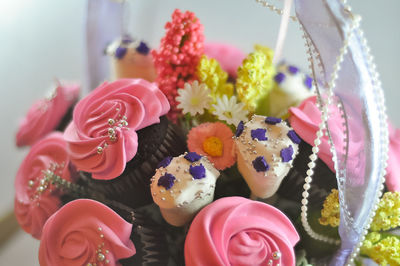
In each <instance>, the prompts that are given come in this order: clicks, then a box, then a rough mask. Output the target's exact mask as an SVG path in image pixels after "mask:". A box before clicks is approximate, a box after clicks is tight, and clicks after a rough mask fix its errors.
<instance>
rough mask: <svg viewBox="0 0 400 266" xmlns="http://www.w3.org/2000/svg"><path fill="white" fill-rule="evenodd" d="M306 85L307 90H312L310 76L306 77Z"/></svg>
mask: <svg viewBox="0 0 400 266" xmlns="http://www.w3.org/2000/svg"><path fill="white" fill-rule="evenodd" d="M304 85H306V87H307V88H309V89H311V87H312V78H311V77H310V76H308V75H307V76H306V79H305V80H304Z"/></svg>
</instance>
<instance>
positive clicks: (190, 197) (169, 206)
mask: <svg viewBox="0 0 400 266" xmlns="http://www.w3.org/2000/svg"><path fill="white" fill-rule="evenodd" d="M218 176H219V172H218V170H216V169H215V168H214V167H213V165H212V164H211V163H210V162H209V161H208V159H207V158H206V157H202V156H200V155H198V154H197V153H195V152H190V153H186V154H184V155H181V156H179V157H175V158H171V157H167V158H165V159H164V160H163V161H162V162H161V163H160V167H159V168H158V169H157V171H156V174H155V175H154V176H153V178H152V183H151V194H152V196H153V200H154V202H155V203H156V204H157V205H158V206H159V207H160V210H161V214H162V215H163V217H164V219H165V220H166V221H167V222H168V223H169V224H171V225H174V226H182V225H184V224H186V223H187V222H189V221H190V220H191V219H192V218H193V217H194V215H195V214H196V213H197V212H198V211H199V210H200V209H201V208H203V207H204V206H205V205H207V204H209V203H211V202H212V201H213V198H214V189H215V182H216V180H217V178H218Z"/></svg>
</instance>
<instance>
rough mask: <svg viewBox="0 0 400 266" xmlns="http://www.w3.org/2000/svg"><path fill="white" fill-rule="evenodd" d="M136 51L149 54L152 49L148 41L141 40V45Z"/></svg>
mask: <svg viewBox="0 0 400 266" xmlns="http://www.w3.org/2000/svg"><path fill="white" fill-rule="evenodd" d="M136 51H137V52H138V53H139V54H143V55H147V54H148V53H149V52H150V49H149V47H148V46H147V44H146V43H144V42H140V44H139V46H138V47H137V48H136Z"/></svg>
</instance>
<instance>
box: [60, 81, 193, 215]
mask: <svg viewBox="0 0 400 266" xmlns="http://www.w3.org/2000/svg"><path fill="white" fill-rule="evenodd" d="M168 110H169V104H168V101H167V99H166V97H165V96H164V94H163V93H162V92H161V91H160V90H159V89H158V87H157V86H156V85H155V84H154V83H150V82H148V81H146V80H143V79H121V80H118V81H115V82H111V83H107V82H106V83H104V84H102V85H101V86H99V87H98V88H96V89H95V90H93V91H92V92H91V93H90V94H89V95H88V96H86V97H85V98H83V99H82V100H81V101H80V102H78V103H77V105H76V107H75V110H74V114H73V121H72V122H71V124H70V125H69V126H68V127H67V129H66V130H65V133H64V138H65V139H66V141H67V143H68V148H69V151H70V154H71V161H72V162H73V163H74V164H75V165H76V167H77V169H78V170H81V171H84V172H88V173H90V175H91V177H90V178H88V180H87V182H89V184H88V185H89V188H90V189H92V190H94V191H96V192H97V193H100V194H102V195H103V196H105V197H106V198H107V199H109V200H116V201H119V202H121V203H123V204H126V205H128V206H130V207H133V208H134V207H138V206H141V205H144V204H147V203H151V202H152V199H151V195H150V178H151V177H152V176H153V174H154V172H155V169H156V168H157V165H158V163H159V162H160V161H161V160H162V159H163V158H165V157H166V156H176V155H178V154H181V153H183V152H184V151H185V149H186V147H185V142H184V139H183V137H182V136H181V135H180V133H179V131H178V130H177V128H175V126H173V125H172V124H171V123H169V122H168V120H167V119H166V118H165V117H164V115H165V114H166V113H167V112H168Z"/></svg>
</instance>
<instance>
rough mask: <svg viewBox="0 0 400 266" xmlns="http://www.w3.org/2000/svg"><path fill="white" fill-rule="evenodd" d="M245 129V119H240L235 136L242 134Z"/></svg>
mask: <svg viewBox="0 0 400 266" xmlns="http://www.w3.org/2000/svg"><path fill="white" fill-rule="evenodd" d="M243 130H244V123H243V121H240V122H239V124H238V126H237V128H236V133H235V136H236V137H239V136H240V135H242V133H243Z"/></svg>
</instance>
